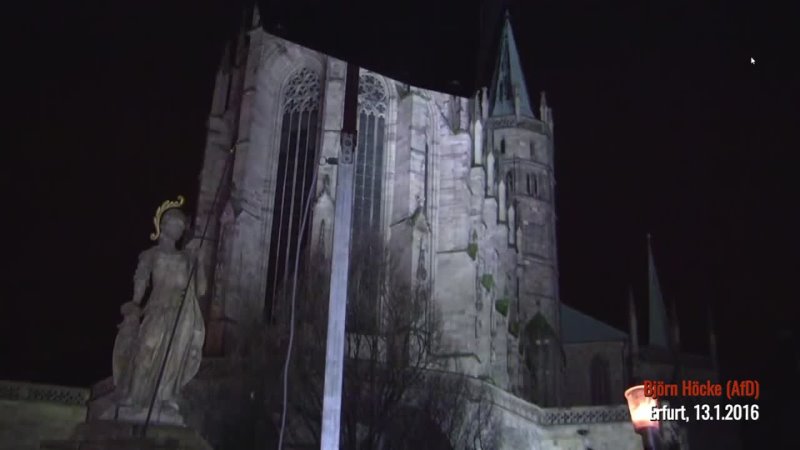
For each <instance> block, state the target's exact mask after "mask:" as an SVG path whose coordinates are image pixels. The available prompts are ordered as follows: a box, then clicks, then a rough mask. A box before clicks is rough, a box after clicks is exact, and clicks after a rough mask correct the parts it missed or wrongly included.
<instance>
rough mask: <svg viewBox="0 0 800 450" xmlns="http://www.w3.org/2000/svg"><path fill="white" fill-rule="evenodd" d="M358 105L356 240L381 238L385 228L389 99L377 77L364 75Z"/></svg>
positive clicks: (354, 214)
mask: <svg viewBox="0 0 800 450" xmlns="http://www.w3.org/2000/svg"><path fill="white" fill-rule="evenodd" d="M358 103H359V105H358V148H357V149H356V178H355V201H354V210H353V233H354V234H353V236H362V237H363V236H367V235H377V234H380V232H381V224H382V221H381V204H382V200H383V197H382V194H383V192H382V191H383V189H382V188H383V176H384V173H383V164H384V153H385V142H384V141H385V130H386V111H387V98H386V90H385V89H384V87H383V83H382V82H381V81H380V80H379V79H378V78H377V77H376V76H374V75H371V74H367V73H365V74H362V75H361V79H360V80H359V83H358Z"/></svg>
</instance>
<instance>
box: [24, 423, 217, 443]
mask: <svg viewBox="0 0 800 450" xmlns="http://www.w3.org/2000/svg"><path fill="white" fill-rule="evenodd" d="M141 428H142V427H141V425H140V424H134V423H127V422H115V421H106V420H98V421H91V422H86V423H84V424H81V425H79V426H78V427H77V428H76V429H75V432H74V433H73V437H72V439H69V440H66V441H45V442H42V443H41V447H40V448H42V449H45V450H68V449H69V450H77V449H80V450H213V448H212V447H211V445H209V444H208V442H206V440H205V439H203V437H202V436H200V435H199V434H198V433H197V432H196V431H194V430H192V429H191V428H186V427H179V426H174V425H163V424H156V425H150V426H148V428H147V436H145V437H141Z"/></svg>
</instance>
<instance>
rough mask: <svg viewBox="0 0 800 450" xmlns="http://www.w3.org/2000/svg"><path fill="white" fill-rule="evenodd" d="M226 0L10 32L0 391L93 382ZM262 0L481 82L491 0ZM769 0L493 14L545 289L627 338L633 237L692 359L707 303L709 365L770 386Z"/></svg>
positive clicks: (786, 296)
mask: <svg viewBox="0 0 800 450" xmlns="http://www.w3.org/2000/svg"><path fill="white" fill-rule="evenodd" d="M164 3H167V4H164ZM239 3H241V0H237V1H236V2H223V1H218V0H205V1H192V2H189V1H185V0H184V1H178V2H155V1H137V2H124V4H123V3H121V2H117V4H115V5H105V6H98V5H89V4H86V3H78V4H74V3H69V4H66V3H63V2H60V4H57V5H48V4H46V3H41V2H39V3H36V4H35V5H32V7H33V8H35V10H32V11H29V13H30V14H27V15H26V16H27V18H26V20H20V21H18V22H17V24H16V28H15V29H14V33H13V34H14V36H15V38H14V40H13V42H12V46H13V47H14V49H13V51H12V52H11V53H10V55H9V56H7V58H6V64H5V67H6V68H7V72H11V73H12V75H15V76H14V79H15V82H14V83H9V84H8V85H6V92H8V93H9V94H10V98H11V102H10V103H7V104H6V106H7V109H6V111H7V112H11V116H13V117H15V119H14V120H12V121H11V122H10V123H9V125H10V126H9V129H8V130H7V132H6V135H7V136H10V137H12V143H11V144H10V147H7V149H6V150H5V151H4V152H3V163H2V166H1V167H2V168H0V174H2V183H3V195H4V206H3V208H4V210H5V215H4V217H5V220H4V225H5V226H4V229H5V236H6V245H5V249H6V252H5V255H6V262H7V264H5V269H4V270H3V272H2V273H3V282H2V284H1V285H0V286H1V287H0V289H2V294H0V302H1V303H0V308H1V309H0V317H2V321H3V323H2V330H1V331H0V333H2V340H0V355H1V358H2V359H0V379H27V380H32V381H41V382H52V383H59V384H74V385H88V384H90V383H92V382H93V381H96V380H99V379H101V378H104V377H106V376H107V375H108V374H109V373H110V353H111V346H112V343H113V339H114V333H115V324H116V323H117V322H118V319H119V317H118V307H119V305H120V304H121V303H123V302H125V301H127V300H128V299H129V297H130V295H131V290H132V288H131V277H132V273H133V269H134V264H135V260H136V255H137V254H138V252H139V251H140V250H142V249H144V248H145V247H146V246H147V245H149V241H148V240H147V236H148V234H149V232H150V220H151V217H152V212H153V209H154V208H155V206H157V204H159V203H160V202H161V201H162V200H163V199H164V198H168V197H169V198H171V197H174V196H175V195H176V194H178V193H183V194H185V195H187V196H188V198H189V199H190V203H191V202H193V200H194V198H195V194H196V189H197V180H198V174H199V170H200V164H201V156H202V150H203V144H204V138H205V134H204V133H205V131H204V124H205V120H206V116H207V113H208V110H209V108H210V100H211V89H212V87H213V80H214V71H215V69H216V64H217V62H218V60H219V57H220V53H221V49H222V46H223V44H224V41H225V39H226V38H227V37H229V36H230V34H231V33H232V32H233V31H234V30H235V27H236V22H237V6H238V4H239ZM280 3H281V2H278V1H276V0H269V1H264V4H265V5H266V4H269V5H270V7H269V8H265V9H267V11H265V12H264V13H263V16H264V19H265V26H266V28H267V29H269V30H272V31H275V32H280V33H283V34H284V35H285V36H286V37H289V38H292V39H295V40H297V41H299V42H302V43H304V44H305V45H308V46H311V47H315V48H319V49H321V50H325V51H327V52H329V53H332V54H335V55H337V56H341V57H348V58H350V59H353V60H355V62H357V63H358V64H360V65H363V66H365V67H368V68H371V69H374V70H381V71H383V72H384V73H387V74H389V75H391V76H394V77H395V78H399V79H403V80H407V81H409V82H411V83H413V84H417V85H421V86H426V87H431V88H437V89H440V90H446V89H450V90H452V91H453V92H470V91H471V90H472V88H473V87H474V86H475V85H476V79H477V80H481V79H483V78H485V77H486V76H487V74H488V72H487V70H489V69H490V67H489V66H487V65H484V66H483V69H482V70H478V65H477V64H478V61H480V55H481V54H482V53H481V52H479V51H478V49H479V48H481V47H487V46H491V45H493V44H492V43H493V42H494V41H493V40H494V39H496V34H495V33H496V31H493V30H494V28H493V27H496V26H497V25H498V24H499V15H500V14H499V10H500V8H499V7H498V6H496V5H495V6H493V7H491V8H488V9H487V10H485V11H484V13H483V18H484V24H483V25H481V23H480V21H479V18H480V17H481V14H480V11H479V9H478V7H477V4H478V2H477V1H466V2H465V1H456V0H443V1H434V0H428V1H424V2H423V1H419V0H408V1H402V2H383V1H374V2H365V1H363V0H355V1H350V2H344V1H326V2H322V1H313V0H303V1H301V0H294V1H293V2H292V4H293V5H294V6H292V7H285V6H281V5H280ZM763 3H764V2H758V1H755V0H754V1H752V2H745V1H687V0H673V1H668V2H667V1H659V2H650V1H648V2H643V1H624V2H616V1H588V0H585V1H578V0H572V1H556V0H537V1H524V2H523V1H519V2H512V6H511V11H512V16H513V17H512V19H513V24H514V27H515V32H516V37H517V44H518V47H519V50H520V53H521V57H522V61H523V65H524V68H525V70H526V76H527V79H528V90H529V92H531V95H532V96H533V97H534V98H532V100H533V101H534V102H538V92H539V91H541V90H546V91H547V93H548V102H549V103H550V105H551V106H552V107H553V109H554V116H555V122H556V127H555V139H556V165H557V167H556V170H557V182H558V185H557V192H558V194H557V195H558V196H557V202H558V204H557V212H558V244H559V258H560V271H561V272H560V283H561V296H562V300H563V301H564V302H566V303H568V304H570V305H573V306H576V307H579V308H581V309H583V310H584V311H586V312H589V313H590V314H592V315H595V316H597V317H599V318H601V319H604V320H606V321H608V322H609V323H611V324H613V325H615V326H617V327H620V328H622V329H626V312H625V309H624V306H625V301H626V291H627V289H628V286H629V285H632V286H633V288H634V290H635V293H636V295H637V304H638V306H639V309H640V311H639V312H640V314H639V315H640V317H641V318H642V320H644V318H645V317H646V309H645V308H646V297H645V294H646V284H645V283H646V247H645V239H644V235H645V233H646V232H648V231H649V232H651V233H652V235H653V240H654V252H655V256H656V260H657V264H658V268H659V270H660V276H661V284H662V286H663V290H664V294H665V297H666V299H667V301H675V302H676V303H677V308H678V314H679V316H680V320H681V325H682V336H683V339H684V341H686V342H685V346H686V347H687V348H688V349H689V350H692V351H697V352H705V351H706V350H707V344H706V337H705V335H704V333H705V318H704V311H705V305H706V304H708V303H710V304H711V305H712V306H713V308H714V311H715V312H716V314H717V316H718V317H717V322H718V327H719V336H720V337H719V340H720V347H721V352H722V363H723V368H724V370H725V371H726V374H727V376H747V377H750V378H755V377H761V378H762V379H764V380H770V379H773V378H774V377H779V376H781V374H783V375H785V369H780V367H779V366H780V364H781V363H780V361H784V362H785V360H783V359H782V358H777V359H775V358H766V357H765V356H767V355H774V352H775V349H776V348H778V347H776V346H777V345H778V343H779V339H781V338H780V336H786V334H785V333H783V334H782V330H793V331H794V333H795V334H794V336H795V338H794V339H795V341H794V342H795V344H794V346H792V347H788V348H790V349H795V351H796V342H797V341H796V336H797V334H796V333H797V331H798V330H797V325H796V324H797V319H798V315H797V313H798V309H797V305H796V303H797V301H798V295H797V293H798V292H797V289H796V286H795V285H796V283H795V279H796V277H797V275H796V270H797V264H796V263H795V261H796V255H797V250H798V246H797V243H798V242H797V239H796V230H797V229H798V222H799V221H798V213H797V205H796V201H795V200H796V193H797V189H796V185H795V183H794V182H793V178H796V175H795V172H796V171H797V169H796V167H797V162H798V161H799V160H800V158H798V157H797V152H798V151H800V146H798V145H797V144H798V143H800V139H798V136H797V132H796V130H797V129H798V126H797V124H796V122H797V121H798V119H800V92H799V90H798V83H797V81H796V80H797V79H798V76H799V75H800V71H798V61H797V54H798V52H797V50H798V49H797V47H796V46H794V44H793V42H794V41H795V40H797V39H796V38H797V32H796V31H795V30H794V29H795V28H796V23H798V22H797V21H798V19H800V14H798V7H797V6H779V5H765V4H763ZM773 3H774V2H773ZM787 3H788V2H787ZM340 4H347V5H350V8H351V10H349V11H354V12H352V13H350V12H347V13H342V12H341V10H336V9H335V7H334V6H336V5H340ZM276 5H277V6H276ZM331 5H334V6H331ZM416 7H420V8H422V9H416ZM270 11H272V13H270ZM418 11H428V14H426V13H421V12H418ZM332 17H333V18H339V17H341V18H342V20H341V21H340V22H339V23H340V24H341V25H342V27H341V28H338V27H335V26H332V25H330V24H326V20H325V19H330V18H332ZM278 23H280V27H278V26H277V24H278ZM482 29H483V30H484V31H483V32H481V31H480V30H482ZM487 42H488V43H489V44H487ZM387 53H388V55H387ZM751 57H753V58H755V59H756V64H755V65H752V64H750V58H751ZM17 78H18V79H17ZM454 79H455V80H458V81H459V83H458V84H457V85H456V84H452V83H450V81H451V80H454ZM795 358H796V356H795ZM776 361H778V362H776ZM780 370H784V372H780ZM774 379H777V378H774ZM765 388H766V389H769V386H766V387H765Z"/></svg>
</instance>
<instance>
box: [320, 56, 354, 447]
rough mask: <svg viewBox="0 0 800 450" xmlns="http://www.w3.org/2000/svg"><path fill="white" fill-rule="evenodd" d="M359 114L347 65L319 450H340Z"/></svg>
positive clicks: (351, 69) (352, 70)
mask: <svg viewBox="0 0 800 450" xmlns="http://www.w3.org/2000/svg"><path fill="white" fill-rule="evenodd" d="M357 113H358V67H357V66H355V65H352V64H348V65H347V78H346V83H345V97H344V120H343V122H342V135H341V150H340V153H339V159H338V166H337V169H336V207H335V210H334V220H333V250H332V252H331V253H332V258H331V285H330V300H329V305H328V339H327V347H326V352H325V390H324V394H323V403H322V436H321V439H320V442H321V443H320V448H321V449H322V450H337V449H338V448H339V430H340V423H341V412H342V381H343V378H344V357H345V355H344V343H345V319H346V313H347V281H348V275H349V268H350V238H351V229H352V227H351V224H352V221H353V197H354V187H353V185H354V177H355V164H354V163H353V162H354V159H355V145H356V133H357V129H356V118H357Z"/></svg>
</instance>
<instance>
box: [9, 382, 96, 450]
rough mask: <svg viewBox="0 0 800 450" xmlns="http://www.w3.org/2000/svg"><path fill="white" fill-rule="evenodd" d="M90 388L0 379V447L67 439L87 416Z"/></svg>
mask: <svg viewBox="0 0 800 450" xmlns="http://www.w3.org/2000/svg"><path fill="white" fill-rule="evenodd" d="M88 399H89V389H82V388H72V387H63V386H52V385H46V384H35V383H24V382H14V381H0V450H28V449H31V450H32V449H38V448H39V443H40V442H41V441H44V440H60V439H68V438H69V437H70V435H71V434H72V432H73V430H74V429H75V427H76V426H77V425H78V424H80V423H82V422H83V421H84V420H85V419H86V402H87V401H88Z"/></svg>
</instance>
